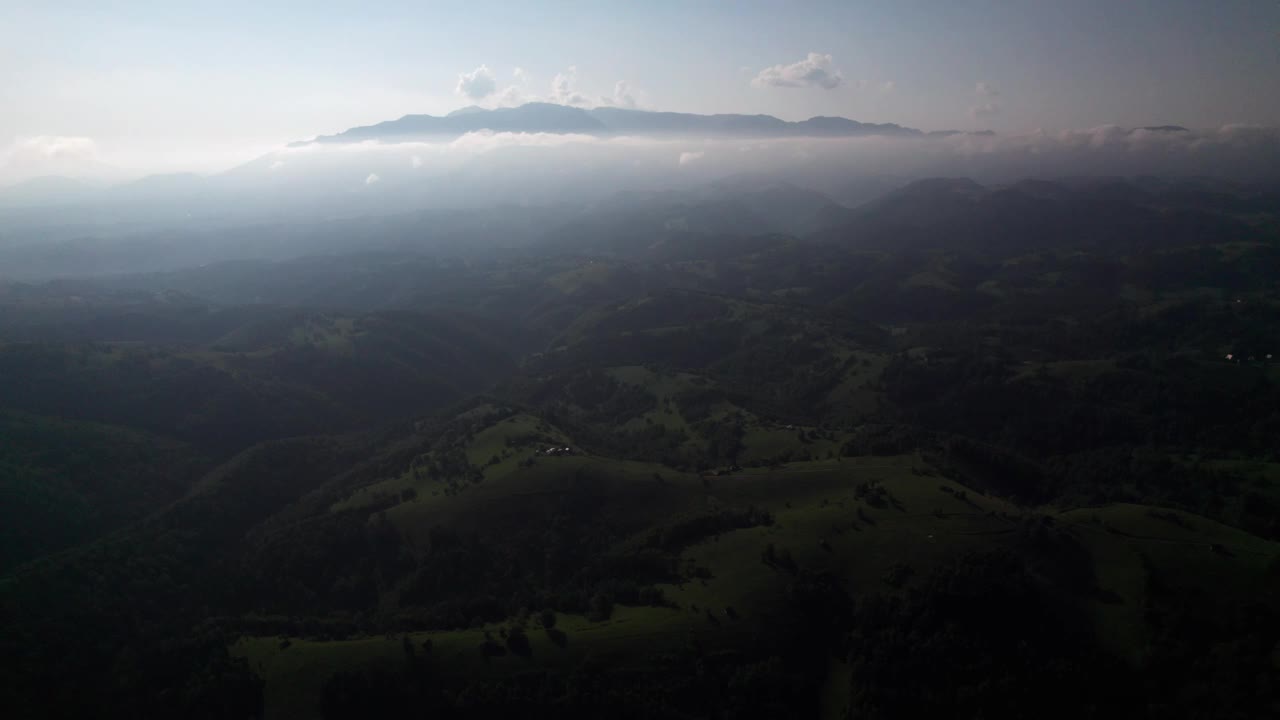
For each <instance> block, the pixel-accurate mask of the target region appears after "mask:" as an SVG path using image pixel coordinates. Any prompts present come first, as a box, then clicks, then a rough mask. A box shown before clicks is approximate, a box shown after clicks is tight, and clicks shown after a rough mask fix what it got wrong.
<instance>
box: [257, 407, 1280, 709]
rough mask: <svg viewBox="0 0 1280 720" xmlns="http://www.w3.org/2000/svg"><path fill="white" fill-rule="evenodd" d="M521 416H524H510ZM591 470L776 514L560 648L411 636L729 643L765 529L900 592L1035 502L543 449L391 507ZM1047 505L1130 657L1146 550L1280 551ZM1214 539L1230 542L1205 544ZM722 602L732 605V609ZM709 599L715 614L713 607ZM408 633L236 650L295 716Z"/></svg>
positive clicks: (1137, 649) (655, 515) (1102, 511)
mask: <svg viewBox="0 0 1280 720" xmlns="http://www.w3.org/2000/svg"><path fill="white" fill-rule="evenodd" d="M523 422H526V421H525V420H522V419H521V418H520V416H516V419H515V420H514V422H511V423H510V425H511V426H513V427H519V426H520V425H521V424H522V423H523ZM497 427H498V428H499V429H497V430H495V429H493V428H491V429H490V431H491V432H490V435H486V433H485V432H481V433H479V434H478V435H477V436H476V437H475V443H476V444H478V445H480V446H487V445H489V444H491V443H493V442H494V438H493V437H491V435H492V433H501V432H504V431H503V430H501V429H500V428H501V423H500V424H499V426H497ZM480 454H483V452H481V453H480ZM582 470H587V471H591V475H590V476H591V477H592V478H595V479H596V481H597V482H599V487H598V488H597V490H598V492H599V493H600V495H601V496H602V497H613V498H617V500H616V506H614V507H611V508H608V509H605V510H602V511H603V512H614V513H620V515H619V517H620V518H622V517H623V516H628V518H629V519H631V520H634V521H636V522H637V523H638V524H640V525H644V524H647V523H648V524H652V523H658V522H661V521H662V519H663V518H665V517H668V516H669V515H671V514H672V513H676V512H680V511H682V510H692V509H696V508H698V507H705V506H707V505H715V504H732V505H747V504H754V505H756V506H758V507H764V508H768V509H769V510H771V511H772V512H773V513H774V516H775V519H776V521H775V523H774V524H773V525H772V526H759V527H752V528H746V529H741V530H735V531H732V532H726V533H724V534H722V535H719V536H715V537H713V538H711V539H708V540H706V541H704V542H701V543H698V544H695V545H693V546H691V547H689V548H687V549H686V551H685V553H684V560H685V562H686V563H689V564H692V565H694V566H698V567H702V568H706V569H707V570H709V571H710V573H711V577H710V578H709V579H706V580H696V579H691V580H687V581H685V582H683V583H680V584H675V585H669V586H665V587H664V590H665V592H666V595H667V597H668V599H669V600H671V601H672V603H673V605H674V606H675V607H671V608H632V607H619V608H617V609H616V611H615V614H614V617H613V619H611V620H610V621H607V622H603V623H590V622H588V621H587V620H586V619H585V618H583V617H580V616H569V615H561V616H560V618H559V624H558V627H560V628H561V629H562V630H563V631H564V632H565V633H566V634H567V638H568V642H567V646H566V648H563V649H562V648H560V647H557V646H555V645H554V644H552V643H551V642H550V641H549V640H548V638H547V637H546V636H545V635H544V633H543V632H542V631H541V630H530V632H529V636H530V639H531V641H532V643H533V648H534V651H533V656H532V658H518V657H515V656H505V657H501V658H494V659H492V660H491V661H490V662H489V663H484V662H482V658H481V655H480V652H479V650H478V647H479V644H480V642H481V640H482V638H483V632H482V630H481V629H479V628H477V629H470V630H465V631H455V632H440V633H416V634H414V635H413V636H412V641H413V642H414V644H415V646H420V645H421V643H422V641H423V640H425V639H427V638H428V637H430V638H431V640H432V642H433V645H434V649H433V651H432V653H431V655H430V656H429V662H431V663H432V664H433V666H434V667H435V670H436V671H437V672H441V673H489V674H495V673H496V674H502V673H512V672H519V671H521V670H525V669H529V668H541V667H559V666H562V665H563V664H564V663H566V662H570V661H574V660H576V659H580V658H581V657H583V656H585V655H586V654H591V655H593V656H601V655H606V656H610V657H613V658H614V659H615V660H616V661H618V662H621V663H628V662H633V663H643V662H645V661H646V660H647V658H648V657H649V656H650V655H651V654H652V653H653V652H654V651H657V650H661V649H662V648H674V647H678V646H679V645H680V644H681V643H684V642H686V638H688V637H689V636H690V635H691V634H693V635H696V636H698V637H699V638H700V639H701V640H702V641H703V642H704V643H709V644H712V645H722V644H729V645H732V644H733V643H734V642H735V639H736V638H743V639H745V638H748V637H749V636H750V631H751V629H752V628H753V622H754V621H756V620H757V619H759V618H760V617H762V616H763V615H764V614H766V613H768V612H769V611H770V610H771V609H772V608H773V607H775V606H776V604H777V603H779V602H781V601H782V600H783V597H784V595H783V593H784V591H785V589H786V587H787V584H788V582H789V576H788V575H787V574H786V573H785V572H784V571H782V570H780V569H775V568H772V567H769V566H767V565H765V564H764V563H763V562H762V559H761V558H762V553H763V551H764V548H765V546H766V545H768V544H770V543H772V544H773V545H774V546H775V547H776V548H777V549H778V550H779V551H781V550H784V549H785V550H786V551H787V552H789V553H790V554H791V555H792V557H794V559H795V561H796V562H797V564H798V565H799V566H801V567H804V568H806V569H815V570H828V571H831V572H833V573H835V574H837V575H838V576H839V577H842V578H843V579H844V580H845V582H846V583H847V585H848V587H849V589H850V590H851V591H852V592H853V593H854V594H855V595H856V594H869V593H875V592H903V591H904V590H905V589H906V588H908V587H910V586H911V584H912V582H914V581H915V580H916V579H918V578H922V577H925V576H927V574H928V573H929V571H930V570H931V569H932V568H934V567H936V566H938V565H940V564H942V563H945V562H946V561H948V560H950V559H952V558H955V557H957V556H959V555H961V554H963V553H965V552H968V551H971V550H986V549H994V548H999V547H1002V546H1012V544H1013V543H1014V542H1015V541H1016V537H1017V535H1016V533H1017V532H1018V527H1019V519H1020V517H1021V516H1023V515H1025V514H1026V511H1024V510H1021V509H1019V508H1017V507H1015V506H1014V505H1012V504H1010V503H1007V502H1005V501H1002V500H998V499H994V498H989V497H984V496H981V495H977V494H976V493H973V492H971V491H970V492H969V493H968V496H969V497H968V498H967V499H964V500H962V499H960V498H957V496H956V495H955V494H954V492H953V493H947V492H944V491H943V490H942V489H941V488H942V487H947V488H949V489H951V490H953V491H963V490H964V488H963V487H961V486H960V485H957V484H955V483H953V482H951V481H949V480H946V479H943V478H940V477H938V476H937V475H936V473H935V472H934V471H933V470H932V469H931V468H930V467H928V466H927V465H926V464H925V463H924V462H923V461H922V460H921V459H920V458H918V457H916V456H900V457H868V458H855V459H849V458H846V459H843V460H839V461H835V460H833V461H815V462H806V463H793V464H791V465H789V466H787V467H785V468H782V469H774V470H767V469H760V470H749V471H745V472H742V473H739V474H735V475H731V476H723V477H715V478H707V479H705V480H704V479H701V478H697V477H695V476H691V475H683V474H679V473H674V472H672V471H670V470H668V469H664V468H660V467H659V466H652V465H646V464H643V463H630V462H619V461H615V460H611V459H607V458H599V457H583V456H577V457H564V458H540V459H538V461H537V462H536V464H535V465H534V466H533V467H531V468H528V467H525V468H519V467H518V468H516V469H514V470H511V471H510V472H505V473H495V474H494V475H493V476H487V477H486V479H485V480H484V481H483V482H481V483H479V484H475V485H472V486H469V487H465V488H464V489H462V490H461V491H459V492H457V493H453V494H443V493H441V494H437V495H434V496H433V495H431V494H429V493H428V494H425V495H424V494H423V493H419V495H418V497H417V498H416V499H415V500H413V501H411V502H406V503H403V504H400V505H398V506H396V507H393V508H391V509H390V510H389V511H388V518H390V519H391V520H392V521H393V522H394V523H395V524H396V525H397V527H399V528H400V529H401V530H402V532H405V533H406V534H408V535H410V536H412V535H415V534H416V532H417V531H418V530H421V529H424V528H426V527H429V526H430V525H431V524H433V523H444V524H456V525H457V526H459V527H470V528H484V527H492V528H496V527H498V526H500V524H501V523H502V522H503V521H504V520H503V518H504V517H505V516H506V514H507V512H513V511H515V510H516V509H517V508H523V509H526V511H527V508H528V507H529V501H530V500H531V499H537V498H540V497H546V498H553V497H555V496H556V495H557V494H558V493H560V492H561V491H562V490H563V489H564V488H565V484H566V483H567V482H570V480H569V478H572V477H573V476H574V475H575V473H578V471H582ZM655 472H657V473H661V474H662V475H663V482H662V483H658V482H657V481H656V480H655V479H654V473H655ZM865 481H874V482H877V483H879V484H880V485H881V486H882V487H884V488H885V490H886V491H887V493H888V498H890V499H889V502H888V504H887V505H886V506H885V507H873V506H872V505H870V504H869V503H867V502H866V501H865V500H859V499H857V498H856V497H855V488H856V486H857V485H858V484H859V483H862V482H865ZM1041 512H1043V513H1046V514H1049V515H1052V516H1054V517H1055V518H1056V520H1057V525H1058V526H1059V527H1063V528H1066V529H1067V531H1068V532H1070V533H1071V534H1073V535H1074V536H1075V537H1077V538H1078V539H1079V540H1080V542H1081V544H1082V545H1083V546H1084V547H1085V548H1086V549H1087V551H1088V552H1089V554H1090V555H1091V556H1092V558H1093V560H1094V562H1095V572H1096V575H1097V580H1098V584H1099V587H1100V589H1102V590H1105V591H1108V592H1110V593H1113V594H1114V596H1116V597H1118V598H1119V601H1118V602H1117V601H1116V600H1114V599H1111V600H1110V601H1104V600H1102V599H1099V600H1098V601H1096V602H1095V603H1094V604H1093V614H1094V616H1095V618H1096V623H1097V627H1098V632H1099V635H1100V637H1101V638H1102V639H1103V641H1104V642H1106V643H1107V644H1108V645H1109V646H1110V647H1111V648H1112V649H1113V650H1115V651H1116V652H1118V653H1120V654H1122V655H1124V656H1127V657H1129V658H1131V659H1133V660H1135V661H1138V660H1141V649H1142V647H1143V643H1144V634H1143V633H1144V629H1143V628H1144V626H1143V621H1142V607H1143V593H1144V588H1145V581H1146V574H1147V572H1148V570H1147V565H1144V560H1143V558H1144V557H1145V558H1146V560H1145V563H1147V564H1149V566H1150V567H1152V568H1155V569H1157V570H1159V571H1160V572H1161V573H1162V574H1164V575H1167V576H1168V577H1169V578H1172V579H1173V580H1174V581H1175V582H1176V583H1178V584H1180V585H1183V586H1186V587H1189V588H1201V589H1205V590H1212V591H1214V592H1217V593H1218V594H1219V596H1220V597H1221V599H1222V601H1223V602H1224V603H1229V602H1232V601H1233V600H1234V599H1237V598H1240V597H1242V596H1244V595H1247V594H1248V593H1250V592H1253V591H1255V590H1256V587H1257V583H1258V581H1259V579H1260V578H1261V575H1262V572H1261V570H1262V568H1263V567H1264V566H1265V564H1266V563H1267V562H1269V561H1270V559H1271V558H1274V557H1275V556H1276V554H1277V552H1280V544H1277V543H1273V542H1267V541H1263V540H1260V539H1258V538H1256V537H1253V536H1251V535H1248V534H1247V533H1244V532H1241V531H1238V530H1234V529H1232V528H1229V527H1227V526H1223V525H1220V524H1218V523H1214V522H1212V521H1209V520H1205V519H1202V518H1198V517H1194V516H1189V515H1185V514H1183V515H1184V517H1185V523H1184V524H1183V525H1178V524H1174V523H1173V522H1170V521H1168V520H1161V519H1157V518H1154V517H1152V516H1150V515H1149V514H1148V512H1149V508H1147V507H1144V506H1136V505H1115V506H1109V507H1104V508H1096V509H1077V510H1069V511H1055V510H1052V509H1044V510H1042V511H1041ZM824 542H825V546H824V544H823V543H824ZM1213 544H1218V545H1219V546H1220V547H1221V548H1225V550H1226V552H1225V553H1223V552H1214V551H1212V550H1211V549H1210V546H1211V545H1213ZM900 565H905V566H909V567H910V569H911V571H912V573H911V574H910V575H908V576H907V580H906V582H905V583H903V584H902V586H901V587H898V588H895V587H892V586H890V585H889V584H888V583H887V582H886V577H887V575H888V574H889V573H890V570H891V568H894V567H895V566H900ZM695 607H696V610H695ZM728 607H732V608H733V609H734V611H735V613H734V614H735V615H736V618H734V619H731V618H730V617H729V615H728V614H727V613H726V608H728ZM708 610H710V611H711V612H712V613H713V614H714V616H715V618H716V620H715V621H714V622H713V621H711V620H709V619H708V618H707V616H706V615H707V611H708ZM490 629H491V630H496V628H490ZM401 642H402V641H401V639H400V638H399V637H394V638H381V637H376V638H362V639H356V640H348V641H336V642H318V641H309V640H302V641H299V640H295V641H293V643H292V644H291V646H290V647H288V648H287V649H281V648H280V647H279V638H246V639H243V640H241V641H240V643H239V644H238V645H237V646H236V648H235V651H236V652H237V653H238V654H240V655H242V656H245V657H247V658H248V659H249V660H250V662H251V665H252V667H253V668H254V669H255V670H256V671H258V672H259V673H261V674H262V676H263V677H264V678H265V680H266V683H267V690H266V693H267V709H268V717H272V718H292V717H308V716H311V715H313V714H314V711H315V707H316V703H317V702H318V692H319V688H320V687H321V686H322V684H323V682H324V680H325V678H327V677H328V676H329V675H330V674H331V673H332V672H334V671H335V670H337V669H340V668H348V669H349V668H352V667H359V666H362V665H365V664H376V663H396V662H400V661H401V658H402V655H403V651H402V648H401ZM841 677H842V675H841V673H840V669H839V668H833V670H832V678H833V682H832V683H829V684H830V685H831V688H830V693H831V695H832V697H831V698H828V699H827V705H828V706H829V707H840V706H841V705H842V699H841V696H840V692H841V685H842V683H841V682H839V679H840V678H841Z"/></svg>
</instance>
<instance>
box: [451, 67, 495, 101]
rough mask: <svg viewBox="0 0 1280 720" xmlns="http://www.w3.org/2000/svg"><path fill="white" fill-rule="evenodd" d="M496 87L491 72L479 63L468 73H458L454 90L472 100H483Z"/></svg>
mask: <svg viewBox="0 0 1280 720" xmlns="http://www.w3.org/2000/svg"><path fill="white" fill-rule="evenodd" d="M497 88H498V84H497V82H496V81H495V80H494V79H493V73H492V72H490V71H489V68H488V66H486V65H481V66H480V67H478V68H476V69H475V70H472V71H471V72H469V73H461V74H460V75H458V86H457V87H456V88H454V92H456V93H458V94H459V95H464V96H466V97H469V98H471V99H472V100H483V99H484V98H487V97H489V96H490V95H492V94H493V92H494V91H495V90H497Z"/></svg>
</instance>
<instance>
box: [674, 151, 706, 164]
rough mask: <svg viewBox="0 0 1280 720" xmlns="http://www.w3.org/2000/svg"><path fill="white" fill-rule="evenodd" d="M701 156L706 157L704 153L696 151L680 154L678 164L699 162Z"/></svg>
mask: <svg viewBox="0 0 1280 720" xmlns="http://www.w3.org/2000/svg"><path fill="white" fill-rule="evenodd" d="M703 155H706V153H704V152H703V151H701V150H698V151H696V152H682V153H680V160H679V164H680V165H689V164H690V163H695V162H698V161H699V160H701V159H702V156H703Z"/></svg>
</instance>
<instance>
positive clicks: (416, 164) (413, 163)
mask: <svg viewBox="0 0 1280 720" xmlns="http://www.w3.org/2000/svg"><path fill="white" fill-rule="evenodd" d="M409 166H410V167H412V168H413V169H414V170H417V169H418V168H420V167H422V156H421V155H414V156H413V157H411V158H409Z"/></svg>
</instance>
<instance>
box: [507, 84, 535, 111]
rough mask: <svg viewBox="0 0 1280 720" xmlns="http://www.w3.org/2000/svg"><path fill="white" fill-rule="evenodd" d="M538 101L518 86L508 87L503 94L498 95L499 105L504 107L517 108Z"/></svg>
mask: <svg viewBox="0 0 1280 720" xmlns="http://www.w3.org/2000/svg"><path fill="white" fill-rule="evenodd" d="M536 99H537V98H534V97H533V96H532V95H529V94H527V93H526V92H525V91H524V88H522V87H520V86H518V85H508V86H506V87H505V88H503V89H502V92H500V93H498V104H499V105H501V106H502V107H515V106H517V105H523V104H525V103H527V102H532V101H533V100H536Z"/></svg>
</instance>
